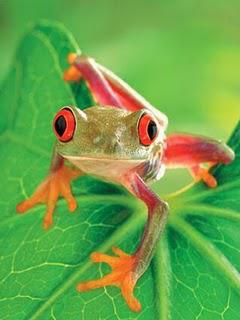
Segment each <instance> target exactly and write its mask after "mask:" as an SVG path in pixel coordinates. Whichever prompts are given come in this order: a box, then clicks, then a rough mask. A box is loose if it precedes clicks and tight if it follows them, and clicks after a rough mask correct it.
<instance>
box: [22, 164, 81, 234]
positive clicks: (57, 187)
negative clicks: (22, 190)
mask: <svg viewBox="0 0 240 320" xmlns="http://www.w3.org/2000/svg"><path fill="white" fill-rule="evenodd" d="M78 176H79V171H78V170H76V169H72V168H69V167H67V166H61V167H60V168H59V169H57V170H56V171H54V172H51V173H50V174H49V175H48V176H47V177H46V178H45V180H44V181H43V182H42V183H41V184H40V185H39V186H38V187H37V189H36V191H35V192H34V193H33V195H32V196H31V197H29V198H28V199H27V200H24V201H22V202H20V203H19V204H18V205H17V207H16V209H17V212H18V213H25V212H26V211H27V210H29V209H31V208H33V207H34V206H35V205H37V204H40V203H45V204H46V206H47V209H46V214H45V216H44V220H43V227H44V228H45V229H47V228H49V227H50V226H51V224H52V222H53V221H52V220H53V218H52V216H53V212H54V209H55V207H56V203H57V200H58V198H59V196H63V197H64V198H65V199H66V201H67V203H68V208H69V211H71V212H72V211H74V210H75V209H76V207H77V203H76V200H75V198H74V196H73V195H72V192H71V186H70V183H71V181H72V180H73V179H75V178H77V177H78Z"/></svg>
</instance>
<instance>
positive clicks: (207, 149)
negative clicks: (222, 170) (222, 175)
mask: <svg viewBox="0 0 240 320" xmlns="http://www.w3.org/2000/svg"><path fill="white" fill-rule="evenodd" d="M166 146H167V147H166V151H165V158H164V162H165V164H166V165H167V166H168V167H170V168H171V167H172V168H175V167H186V168H188V169H189V171H190V172H191V174H192V175H193V177H194V178H195V180H196V181H198V180H201V179H202V180H203V181H204V182H205V183H206V185H207V186H209V187H212V188H214V187H216V186H217V181H216V179H215V178H214V176H213V175H212V174H211V173H209V171H208V169H209V168H210V167H211V166H213V165H214V164H217V163H223V164H228V163H230V162H231V161H233V159H234V156H235V155H234V152H233V150H232V149H231V148H229V147H228V146H227V145H226V144H225V143H224V142H222V141H219V140H215V139H210V138H206V137H202V136H195V135H187V134H172V135H170V136H168V137H167V140H166ZM203 164H207V165H208V168H206V167H203V166H202V165H203Z"/></svg>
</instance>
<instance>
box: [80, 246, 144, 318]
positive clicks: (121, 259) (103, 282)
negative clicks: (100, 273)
mask: <svg viewBox="0 0 240 320" xmlns="http://www.w3.org/2000/svg"><path fill="white" fill-rule="evenodd" d="M112 249H113V252H114V253H115V254H117V255H118V257H116V256H113V257H112V256H109V255H107V254H104V253H98V252H94V253H92V255H91V259H92V260H93V261H94V262H104V263H107V264H109V265H110V267H111V268H112V272H111V273H110V274H108V275H106V276H104V277H102V278H100V279H97V280H91V281H86V282H82V283H79V284H78V285H77V290H78V291H88V290H91V289H96V288H101V287H105V286H116V287H119V288H120V289H121V293H122V296H123V297H124V299H125V301H126V302H127V304H128V306H129V308H130V309H131V310H132V311H135V312H139V311H140V310H141V304H140V302H139V301H138V300H137V298H135V297H134V294H133V291H134V287H135V284H136V281H137V279H138V277H137V276H136V274H135V273H134V268H135V265H136V257H135V256H131V255H128V254H126V253H125V252H123V251H122V250H121V249H119V248H116V247H113V248H112Z"/></svg>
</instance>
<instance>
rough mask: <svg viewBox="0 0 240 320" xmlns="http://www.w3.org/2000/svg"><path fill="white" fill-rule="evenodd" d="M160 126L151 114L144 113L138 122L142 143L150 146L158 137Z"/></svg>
mask: <svg viewBox="0 0 240 320" xmlns="http://www.w3.org/2000/svg"><path fill="white" fill-rule="evenodd" d="M157 133H158V127H157V124H156V122H155V120H154V119H153V117H152V116H151V115H150V114H147V113H145V114H143V115H142V117H141V118H140V120H139V124H138V134H139V139H140V142H141V144H143V145H144V146H149V145H150V144H151V143H152V142H153V141H154V140H155V138H156V136H157Z"/></svg>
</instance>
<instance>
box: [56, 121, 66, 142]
mask: <svg viewBox="0 0 240 320" xmlns="http://www.w3.org/2000/svg"><path fill="white" fill-rule="evenodd" d="M66 127H67V122H66V120H65V118H64V116H60V117H58V118H57V120H56V122H55V130H56V131H57V134H58V135H59V136H60V137H61V136H62V135H63V134H64V132H65V130H66Z"/></svg>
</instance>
